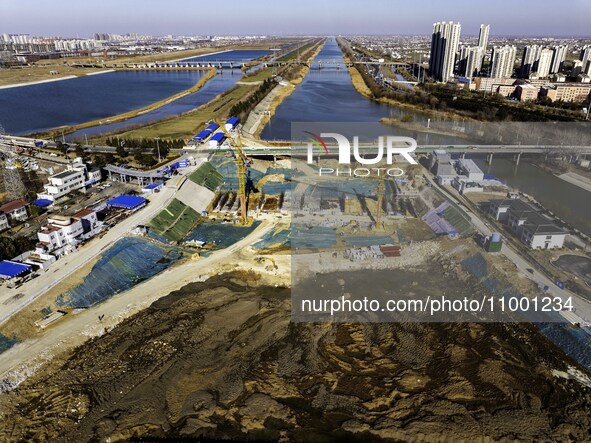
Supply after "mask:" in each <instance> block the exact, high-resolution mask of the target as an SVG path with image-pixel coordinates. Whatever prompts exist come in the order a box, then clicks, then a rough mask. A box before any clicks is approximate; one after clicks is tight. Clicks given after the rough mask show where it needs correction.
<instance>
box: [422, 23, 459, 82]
mask: <svg viewBox="0 0 591 443" xmlns="http://www.w3.org/2000/svg"><path fill="white" fill-rule="evenodd" d="M460 30H461V25H460V24H459V23H454V22H437V23H434V24H433V36H432V38H431V55H430V57H429V71H430V72H431V75H432V76H433V77H434V78H435V79H436V80H439V81H443V82H446V81H448V80H449V79H450V78H451V77H452V76H453V72H454V67H455V62H456V52H457V51H458V45H459V43H460Z"/></svg>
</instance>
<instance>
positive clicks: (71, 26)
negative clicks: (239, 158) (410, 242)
mask: <svg viewBox="0 0 591 443" xmlns="http://www.w3.org/2000/svg"><path fill="white" fill-rule="evenodd" d="M562 5H567V6H564V7H563V6H562ZM590 19H591V0H569V1H568V2H560V1H556V0H519V1H518V0H414V1H413V0H405V1H401V0H295V1H294V0H291V1H286V0H271V1H263V0H240V1H234V0H221V1H216V0H168V1H162V0H100V1H99V0H59V1H58V0H0V33H13V34H14V33H28V34H32V35H61V36H74V37H75V36H80V37H86V36H92V34H94V33H95V32H107V33H121V34H123V33H127V32H138V33H140V34H150V35H166V34H174V35H203V34H214V35H215V34H217V35H230V34H239V35H240V34H428V33H430V32H431V28H432V24H433V22H435V21H441V20H446V21H448V20H454V21H460V22H461V23H462V34H465V35H474V34H476V33H477V32H478V27H479V25H480V23H490V25H491V34H492V35H548V36H570V35H573V36H590V35H591V20H590Z"/></svg>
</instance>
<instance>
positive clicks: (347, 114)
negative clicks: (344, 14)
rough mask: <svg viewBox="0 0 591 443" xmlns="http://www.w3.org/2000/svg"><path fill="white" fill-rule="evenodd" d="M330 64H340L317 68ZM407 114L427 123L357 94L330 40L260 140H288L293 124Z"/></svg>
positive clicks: (385, 128)
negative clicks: (321, 63) (319, 64)
mask: <svg viewBox="0 0 591 443" xmlns="http://www.w3.org/2000/svg"><path fill="white" fill-rule="evenodd" d="M329 61H330V62H333V61H337V62H339V63H340V65H339V69H337V66H336V65H323V67H322V69H318V63H319V62H329ZM408 114H411V115H412V116H413V120H414V121H415V122H426V120H427V117H426V116H425V115H424V114H420V113H416V112H413V111H409V110H406V109H400V108H395V107H391V106H386V105H382V104H379V103H376V102H374V101H371V100H369V99H367V98H365V97H363V96H362V95H361V94H359V93H358V92H357V91H356V90H355V87H354V86H353V83H352V81H351V76H350V75H349V72H348V70H347V68H346V67H345V65H344V62H343V55H342V53H341V50H340V48H339V46H338V45H337V42H336V41H335V39H334V38H329V39H328V40H327V41H326V43H325V45H324V47H323V48H322V49H321V51H320V52H319V53H318V55H317V56H316V58H315V59H314V62H313V63H312V66H311V69H310V72H309V73H308V75H307V76H306V78H305V79H304V81H303V82H302V83H301V84H300V85H299V86H298V87H297V88H296V90H295V91H294V92H293V93H292V94H291V95H290V96H289V97H287V98H286V99H285V100H284V101H283V103H281V105H279V107H278V108H277V110H276V112H275V115H274V116H273V118H272V119H271V121H270V122H269V124H267V126H266V127H265V128H264V129H263V132H262V134H261V137H262V138H263V139H266V140H273V139H277V140H287V139H290V135H291V124H292V123H293V122H378V121H379V120H380V119H381V118H383V117H393V118H397V117H398V118H399V117H403V116H405V115H408ZM381 126H382V129H383V131H384V133H390V132H391V129H392V128H391V127H388V126H385V125H381ZM397 132H398V133H400V131H397ZM377 135H381V134H376V137H377Z"/></svg>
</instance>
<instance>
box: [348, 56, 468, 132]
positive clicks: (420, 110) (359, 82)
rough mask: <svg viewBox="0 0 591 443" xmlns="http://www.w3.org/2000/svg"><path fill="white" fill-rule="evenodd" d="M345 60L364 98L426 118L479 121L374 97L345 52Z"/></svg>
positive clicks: (356, 87)
mask: <svg viewBox="0 0 591 443" xmlns="http://www.w3.org/2000/svg"><path fill="white" fill-rule="evenodd" d="M343 60H345V62H347V69H348V70H349V75H350V76H351V81H352V83H353V87H354V88H355V90H356V91H357V92H359V93H360V94H361V95H363V96H364V97H366V98H368V99H370V100H372V101H375V102H377V103H382V104H385V105H388V106H395V107H397V108H401V109H408V110H412V111H414V112H418V113H421V114H423V115H425V116H428V117H431V118H437V119H440V120H450V121H453V120H462V121H477V120H476V119H473V118H470V117H466V116H464V115H459V114H455V113H451V112H442V111H438V110H435V109H425V107H424V106H421V105H414V104H412V103H406V102H402V101H398V100H393V99H391V98H384V97H381V98H377V97H374V95H373V94H372V92H371V89H369V86H367V84H366V83H365V80H363V77H362V75H361V73H360V72H359V70H358V69H357V68H356V67H355V66H354V65H352V64H350V63H351V62H352V60H351V58H350V57H349V56H348V55H347V54H346V53H345V52H344V51H343Z"/></svg>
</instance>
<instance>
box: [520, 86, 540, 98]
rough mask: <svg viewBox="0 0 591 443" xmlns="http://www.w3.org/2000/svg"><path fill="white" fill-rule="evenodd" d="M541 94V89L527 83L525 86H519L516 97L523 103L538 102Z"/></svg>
mask: <svg viewBox="0 0 591 443" xmlns="http://www.w3.org/2000/svg"><path fill="white" fill-rule="evenodd" d="M539 93H540V88H538V87H536V86H534V85H530V84H527V83H526V84H523V85H518V86H517V88H515V95H516V97H517V99H518V100H519V101H521V102H529V101H532V100H537V99H538V95H539Z"/></svg>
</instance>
